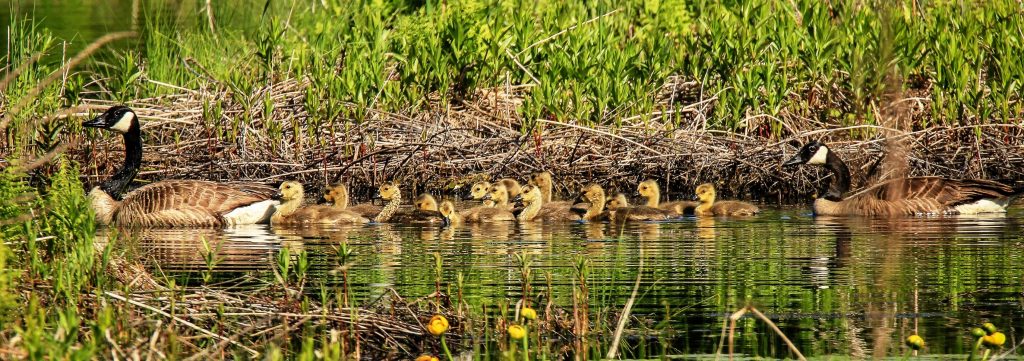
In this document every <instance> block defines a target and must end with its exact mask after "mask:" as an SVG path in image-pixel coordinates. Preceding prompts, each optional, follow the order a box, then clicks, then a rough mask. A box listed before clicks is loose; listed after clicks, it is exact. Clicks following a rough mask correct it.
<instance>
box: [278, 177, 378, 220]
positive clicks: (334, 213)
mask: <svg viewBox="0 0 1024 361" xmlns="http://www.w3.org/2000/svg"><path fill="white" fill-rule="evenodd" d="M278 189H279V192H278V194H277V197H278V198H280V199H281V204H280V205H279V206H277V211H276V212H274V215H273V216H272V217H270V224H272V225H283V224H339V223H368V222H370V220H369V219H366V218H365V217H363V216H360V215H358V214H356V213H353V212H349V211H345V210H343V209H337V208H335V207H329V206H321V205H311V206H306V207H303V206H302V202H303V200H304V193H305V192H304V190H303V187H302V184H301V183H299V182H295V181H287V182H284V183H281V186H280V187H279V188H278Z"/></svg>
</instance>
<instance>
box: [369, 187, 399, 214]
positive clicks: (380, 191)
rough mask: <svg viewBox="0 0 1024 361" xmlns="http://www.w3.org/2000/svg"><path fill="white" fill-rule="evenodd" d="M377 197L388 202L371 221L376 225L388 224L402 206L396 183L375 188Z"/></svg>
mask: <svg viewBox="0 0 1024 361" xmlns="http://www.w3.org/2000/svg"><path fill="white" fill-rule="evenodd" d="M377 197H379V198H380V199H383V200H385V201H388V203H387V204H385V205H384V207H383V208H381V210H380V213H377V215H376V216H374V217H373V221H374V222H376V223H384V222H388V221H390V220H391V217H392V216H394V215H395V213H397V212H398V208H399V207H400V206H401V205H402V191H401V190H399V189H398V184H397V183H384V184H381V185H380V187H379V188H377Z"/></svg>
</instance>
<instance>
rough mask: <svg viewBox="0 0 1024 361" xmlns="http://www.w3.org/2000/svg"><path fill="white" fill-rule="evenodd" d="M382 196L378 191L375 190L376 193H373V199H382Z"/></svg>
mask: <svg viewBox="0 0 1024 361" xmlns="http://www.w3.org/2000/svg"><path fill="white" fill-rule="evenodd" d="M382 198H384V197H383V196H381V195H380V192H377V193H374V194H373V199H382Z"/></svg>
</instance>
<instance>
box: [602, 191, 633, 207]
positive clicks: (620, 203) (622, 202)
mask: <svg viewBox="0 0 1024 361" xmlns="http://www.w3.org/2000/svg"><path fill="white" fill-rule="evenodd" d="M607 207H608V209H609V210H614V209H617V208H622V207H629V201H628V200H626V195H625V194H622V193H616V194H615V196H613V197H612V199H610V200H608V205H607Z"/></svg>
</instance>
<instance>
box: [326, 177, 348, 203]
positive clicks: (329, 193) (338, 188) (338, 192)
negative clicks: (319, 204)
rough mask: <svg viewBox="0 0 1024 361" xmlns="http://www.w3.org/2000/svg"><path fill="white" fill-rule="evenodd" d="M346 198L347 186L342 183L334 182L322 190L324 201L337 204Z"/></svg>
mask: <svg viewBox="0 0 1024 361" xmlns="http://www.w3.org/2000/svg"><path fill="white" fill-rule="evenodd" d="M347 200H348V187H347V186H345V184H344V183H340V182H339V183H334V184H331V185H330V186H328V187H327V189H326V190H325V191H324V201H327V202H331V203H334V204H337V203H339V202H341V201H347Z"/></svg>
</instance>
